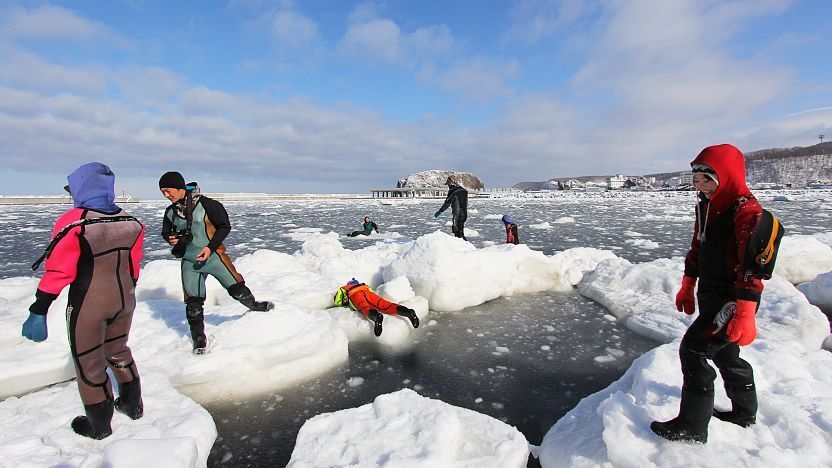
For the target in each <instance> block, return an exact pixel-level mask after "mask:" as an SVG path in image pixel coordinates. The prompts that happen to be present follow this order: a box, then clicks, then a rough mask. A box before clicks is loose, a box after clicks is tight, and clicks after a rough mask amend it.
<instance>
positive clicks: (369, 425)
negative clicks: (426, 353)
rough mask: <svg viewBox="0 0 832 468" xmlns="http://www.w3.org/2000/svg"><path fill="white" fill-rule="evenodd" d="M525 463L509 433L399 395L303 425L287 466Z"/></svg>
mask: <svg viewBox="0 0 832 468" xmlns="http://www.w3.org/2000/svg"><path fill="white" fill-rule="evenodd" d="M323 441H325V442H323ZM322 442H323V443H322ZM528 457H529V444H528V442H527V441H526V438H525V437H523V434H521V433H520V431H518V430H517V429H515V428H514V427H512V426H509V425H508V424H505V423H503V422H501V421H499V420H496V419H494V418H491V417H489V416H485V415H483V414H480V413H477V412H475V411H471V410H468V409H464V408H459V407H456V406H451V405H449V404H447V403H445V402H442V401H439V400H433V399H430V398H425V397H422V396H420V395H419V394H417V393H416V392H414V391H413V390H410V389H403V390H399V391H397V392H394V393H388V394H385V395H380V396H378V397H377V398H376V399H375V401H373V402H372V403H369V404H366V405H364V406H360V407H358V408H352V409H346V410H342V411H337V412H334V413H327V414H322V415H318V416H315V417H313V418H311V419H309V420H308V421H306V423H304V425H303V427H301V429H300V432H299V433H298V438H297V442H296V444H295V449H294V451H293V452H292V459H291V461H290V462H289V465H288V466H290V467H305V466H347V465H353V466H412V467H425V468H428V467H430V468H432V467H437V466H458V467H472V468H473V467H481V466H494V467H523V466H526V461H527V460H528Z"/></svg>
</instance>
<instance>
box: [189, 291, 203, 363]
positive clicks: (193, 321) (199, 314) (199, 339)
mask: <svg viewBox="0 0 832 468" xmlns="http://www.w3.org/2000/svg"><path fill="white" fill-rule="evenodd" d="M204 302H205V298H202V297H191V298H188V300H187V301H185V317H187V319H188V326H189V327H190V328H191V339H192V340H193V343H194V349H193V352H194V354H203V353H205V348H206V347H207V346H208V338H206V337H205V315H204V310H203V308H202V305H203V303H204Z"/></svg>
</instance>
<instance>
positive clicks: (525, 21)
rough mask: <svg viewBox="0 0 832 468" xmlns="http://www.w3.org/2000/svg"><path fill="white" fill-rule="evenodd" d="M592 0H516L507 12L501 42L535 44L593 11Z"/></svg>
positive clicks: (595, 6) (595, 7)
mask: <svg viewBox="0 0 832 468" xmlns="http://www.w3.org/2000/svg"><path fill="white" fill-rule="evenodd" d="M597 3H598V2H597V1H595V0H520V1H518V2H517V3H516V4H515V5H514V7H513V8H512V9H511V12H510V13H509V15H510V17H511V24H510V26H509V28H508V30H507V31H506V32H505V33H504V34H503V37H502V41H503V42H504V43H511V42H519V43H522V44H536V43H538V42H540V41H542V40H544V39H547V38H549V37H551V36H553V35H555V34H556V33H558V32H560V31H562V30H564V29H566V28H568V27H569V26H572V25H574V24H575V23H576V22H578V21H579V20H581V19H583V18H585V17H586V16H587V15H589V14H590V13H593V12H594V11H595V10H596V9H597V8H598V5H597Z"/></svg>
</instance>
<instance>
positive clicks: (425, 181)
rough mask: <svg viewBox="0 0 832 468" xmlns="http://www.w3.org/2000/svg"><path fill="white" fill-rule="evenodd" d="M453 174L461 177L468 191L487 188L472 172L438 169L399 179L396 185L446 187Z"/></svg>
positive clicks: (399, 186) (403, 186)
mask: <svg viewBox="0 0 832 468" xmlns="http://www.w3.org/2000/svg"><path fill="white" fill-rule="evenodd" d="M451 174H456V176H457V177H459V180H460V181H461V183H462V186H463V187H465V188H467V189H474V190H477V189H482V188H485V184H484V183H483V182H482V181H481V180H480V178H479V177H477V176H476V175H474V174H471V173H470V172H456V171H442V170H437V169H433V170H430V171H422V172H417V173H415V174H410V175H409V176H407V177H405V178H404V179H399V181H398V183H397V184H396V188H405V187H445V181H446V180H448V176H449V175H451Z"/></svg>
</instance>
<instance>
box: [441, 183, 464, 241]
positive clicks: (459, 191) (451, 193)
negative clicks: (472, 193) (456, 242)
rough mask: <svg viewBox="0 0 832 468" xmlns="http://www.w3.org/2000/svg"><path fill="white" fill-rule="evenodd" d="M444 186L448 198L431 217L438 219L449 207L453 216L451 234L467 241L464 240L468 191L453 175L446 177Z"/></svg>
mask: <svg viewBox="0 0 832 468" xmlns="http://www.w3.org/2000/svg"><path fill="white" fill-rule="evenodd" d="M445 185H447V186H448V189H449V190H448V196H447V197H445V203H443V204H442V206H441V207H440V208H439V211H437V212H436V213H434V214H433V217H434V218H438V217H439V215H441V214H442V212H443V211H445V210H447V209H448V207H449V206H450V207H451V213H452V214H453V221H452V222H453V224H452V225H451V232H453V233H454V235H455V236H456V237H461V238H462V239H463V240H468V239H466V238H465V220H466V219H468V191H467V190H465V189H464V188H463V187H462V186H461V185H460V182H459V178H458V177H457V176H456V175H454V174H451V175H449V176H448V180H446V181H445Z"/></svg>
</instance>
